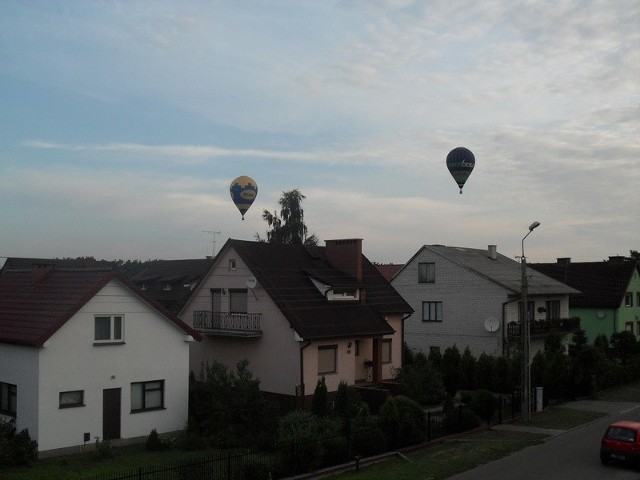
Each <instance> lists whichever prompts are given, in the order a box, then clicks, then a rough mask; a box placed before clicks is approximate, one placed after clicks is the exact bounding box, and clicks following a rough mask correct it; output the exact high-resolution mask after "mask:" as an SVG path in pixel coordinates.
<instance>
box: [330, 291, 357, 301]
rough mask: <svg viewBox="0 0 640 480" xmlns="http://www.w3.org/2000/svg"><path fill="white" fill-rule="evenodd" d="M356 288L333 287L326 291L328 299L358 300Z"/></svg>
mask: <svg viewBox="0 0 640 480" xmlns="http://www.w3.org/2000/svg"><path fill="white" fill-rule="evenodd" d="M359 293H360V292H359V290H358V289H357V288H333V289H331V290H329V291H328V292H327V299H329V300H358V299H359V298H360V295H359Z"/></svg>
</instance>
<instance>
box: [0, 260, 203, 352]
mask: <svg viewBox="0 0 640 480" xmlns="http://www.w3.org/2000/svg"><path fill="white" fill-rule="evenodd" d="M32 275H33V273H32V270H7V271H5V272H4V273H3V274H2V276H0V343H14V344H21V345H30V346H36V347H41V346H42V345H43V344H44V343H45V342H46V341H47V339H48V338H50V337H51V336H52V335H53V334H54V333H55V332H56V331H57V330H58V329H59V328H60V327H62V325H64V324H65V322H67V320H69V319H70V318H71V317H72V316H73V315H74V314H75V313H76V312H78V310H79V309H80V308H81V307H82V306H84V305H85V304H86V303H87V302H88V301H89V300H91V299H92V298H93V297H94V296H95V295H96V294H97V293H98V292H99V291H100V289H102V288H103V287H104V286H105V285H107V284H108V283H109V282H110V281H111V280H117V281H118V282H120V283H121V284H122V285H124V286H125V287H126V288H128V289H129V290H131V292H132V294H134V295H137V296H139V297H140V298H141V299H142V300H144V301H145V302H146V303H148V304H149V305H150V306H152V307H153V308H155V309H156V310H157V311H158V312H159V313H160V314H161V315H163V316H165V317H166V318H167V319H169V320H171V321H172V322H174V323H175V324H176V325H177V326H178V327H179V328H180V329H182V330H183V331H185V333H188V334H189V335H192V336H193V337H194V338H197V339H199V338H200V335H199V334H198V333H197V332H195V331H194V330H193V329H192V328H191V327H189V326H188V325H186V324H185V323H184V322H182V321H181V320H180V319H178V318H177V317H175V316H174V315H172V314H171V313H169V312H168V311H166V310H165V309H164V308H163V307H162V306H161V305H159V304H157V302H155V300H153V299H151V298H150V297H147V296H145V295H144V294H143V292H140V291H139V290H138V289H137V288H136V287H135V286H133V285H132V284H131V283H130V282H129V281H128V280H127V279H126V278H125V277H124V276H123V275H121V274H119V273H117V272H115V271H112V270H104V269H87V268H83V269H55V268H52V270H51V271H50V272H49V273H48V274H45V275H44V276H43V277H42V278H41V279H40V280H38V281H35V282H34V281H33V279H32V278H33V277H32Z"/></svg>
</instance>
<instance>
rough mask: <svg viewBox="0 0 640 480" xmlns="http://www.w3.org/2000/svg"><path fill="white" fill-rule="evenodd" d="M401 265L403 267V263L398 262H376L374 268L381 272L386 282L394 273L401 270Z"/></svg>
mask: <svg viewBox="0 0 640 480" xmlns="http://www.w3.org/2000/svg"><path fill="white" fill-rule="evenodd" d="M402 267H404V265H403V264H399V263H386V264H380V263H376V268H377V269H378V271H379V272H380V273H381V274H382V276H383V277H384V278H386V279H387V282H390V281H391V280H392V279H393V277H394V276H395V275H396V273H398V272H399V271H400V270H402Z"/></svg>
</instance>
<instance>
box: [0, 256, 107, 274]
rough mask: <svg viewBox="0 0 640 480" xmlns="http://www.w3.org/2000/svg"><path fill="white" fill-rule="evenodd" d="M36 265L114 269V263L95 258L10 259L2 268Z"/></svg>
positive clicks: (22, 267)
mask: <svg viewBox="0 0 640 480" xmlns="http://www.w3.org/2000/svg"><path fill="white" fill-rule="evenodd" d="M34 265H55V266H56V267H58V268H108V269H112V268H113V267H114V264H113V262H109V261H106V260H95V259H93V258H28V257H8V258H7V260H6V261H5V262H4V265H3V266H2V271H4V270H20V269H30V268H31V267H33V266H34Z"/></svg>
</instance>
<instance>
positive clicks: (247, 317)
mask: <svg viewBox="0 0 640 480" xmlns="http://www.w3.org/2000/svg"><path fill="white" fill-rule="evenodd" d="M261 316H262V314H261V313H229V312H209V311H207V310H198V311H195V312H193V328H194V329H196V330H197V331H198V332H200V333H202V334H203V335H207V336H212V337H249V338H254V337H261V336H262V330H261V329H260V317H261Z"/></svg>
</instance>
